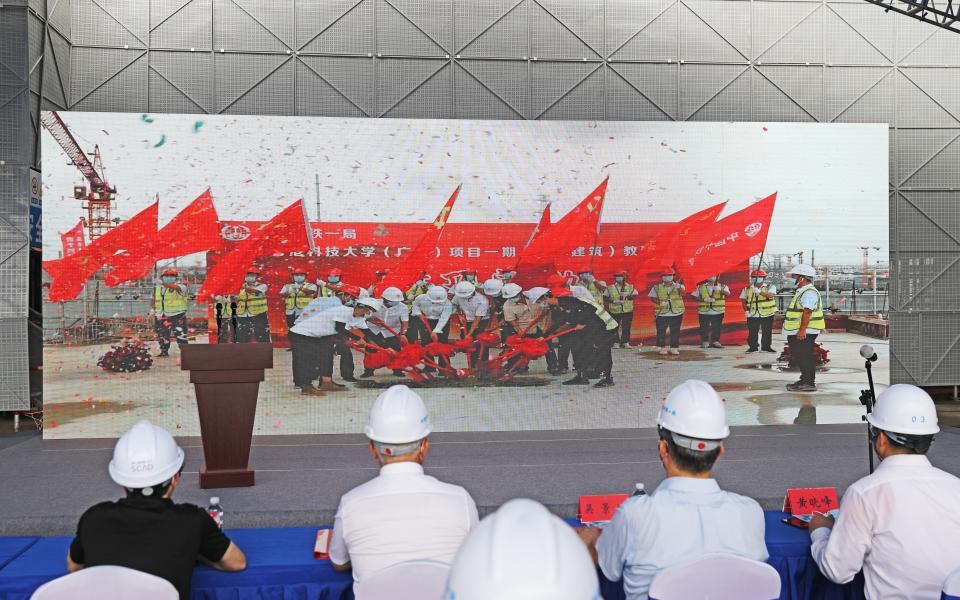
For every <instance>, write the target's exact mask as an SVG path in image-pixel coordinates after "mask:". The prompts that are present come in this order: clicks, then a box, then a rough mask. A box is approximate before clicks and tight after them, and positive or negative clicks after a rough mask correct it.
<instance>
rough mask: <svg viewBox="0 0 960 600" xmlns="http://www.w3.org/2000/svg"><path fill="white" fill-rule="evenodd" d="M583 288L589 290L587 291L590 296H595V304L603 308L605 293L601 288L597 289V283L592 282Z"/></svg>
mask: <svg viewBox="0 0 960 600" xmlns="http://www.w3.org/2000/svg"><path fill="white" fill-rule="evenodd" d="M583 287H585V288H587V291H588V292H590V294H591V295H592V296H593V300H594V302H596V303H597V304H599V305H600V306H603V292H601V291H600V288H599V287H597V284H596V283H594V282H592V281H591V282H590V283H588V284H587V285H585V286H583Z"/></svg>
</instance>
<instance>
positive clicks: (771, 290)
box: [767, 285, 777, 294]
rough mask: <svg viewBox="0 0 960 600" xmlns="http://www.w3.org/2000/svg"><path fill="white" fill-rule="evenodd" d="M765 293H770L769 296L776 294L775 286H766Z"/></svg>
mask: <svg viewBox="0 0 960 600" xmlns="http://www.w3.org/2000/svg"><path fill="white" fill-rule="evenodd" d="M767 291H768V292H770V293H771V294H776V293H777V286H775V285H768V286H767Z"/></svg>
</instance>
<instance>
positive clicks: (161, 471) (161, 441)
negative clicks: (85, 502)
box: [67, 420, 247, 600]
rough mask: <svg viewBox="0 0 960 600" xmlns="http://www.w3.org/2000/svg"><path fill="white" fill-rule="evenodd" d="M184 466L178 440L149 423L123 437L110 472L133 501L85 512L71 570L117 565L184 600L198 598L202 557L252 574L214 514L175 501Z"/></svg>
mask: <svg viewBox="0 0 960 600" xmlns="http://www.w3.org/2000/svg"><path fill="white" fill-rule="evenodd" d="M183 461H184V454H183V450H182V449H181V448H180V447H179V446H177V443H176V442H175V441H174V439H173V437H172V436H171V435H170V434H169V433H168V432H167V431H166V430H164V429H161V428H160V427H157V426H155V425H153V424H152V423H150V422H149V421H146V420H142V421H139V422H138V423H137V424H136V425H134V426H133V427H132V428H130V430H129V431H127V432H126V433H124V434H123V435H122V436H120V439H119V440H117V445H116V446H115V447H114V449H113V460H111V461H110V465H109V467H108V470H109V472H110V478H111V479H112V480H113V481H114V482H115V483H116V484H117V485H119V486H121V487H123V489H124V490H125V491H126V497H125V498H122V499H121V500H118V501H116V502H101V503H100V504H97V505H96V506H93V507H92V508H90V509H88V510H87V511H86V512H85V513H83V516H81V517H80V522H79V524H78V525H77V535H76V537H75V538H74V539H73V542H72V543H71V544H70V552H69V553H68V554H67V569H68V570H69V571H70V572H74V571H77V570H79V569H82V568H84V567H95V566H100V565H115V566H119V567H127V568H130V569H135V570H137V571H143V572H144V573H149V574H151V575H156V576H157V577H162V578H163V579H166V580H167V581H169V582H170V583H172V584H173V585H174V587H176V588H177V591H178V592H179V594H180V598H182V599H183V600H187V598H189V597H190V580H191V578H192V577H193V567H194V564H195V563H196V561H197V558H198V557H200V558H202V559H204V560H206V561H208V562H210V563H211V564H212V565H213V566H214V567H215V568H217V569H220V570H222V571H240V570H243V569H245V568H246V566H247V559H246V557H245V556H244V555H243V552H242V551H241V550H240V548H238V547H237V546H236V544H234V543H233V542H231V541H230V538H228V537H227V536H226V535H224V533H223V532H222V531H221V530H220V528H219V527H218V526H217V523H216V522H214V520H213V519H212V518H211V517H210V515H209V514H207V511H206V510H204V509H203V508H200V507H199V506H196V505H193V504H174V503H173V500H171V496H172V495H173V491H174V490H175V489H176V487H177V484H178V483H179V482H180V473H181V471H182V470H183Z"/></svg>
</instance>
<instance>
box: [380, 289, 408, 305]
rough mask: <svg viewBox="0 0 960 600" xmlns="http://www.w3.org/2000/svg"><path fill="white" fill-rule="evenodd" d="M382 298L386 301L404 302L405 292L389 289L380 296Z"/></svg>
mask: <svg viewBox="0 0 960 600" xmlns="http://www.w3.org/2000/svg"><path fill="white" fill-rule="evenodd" d="M380 297H381V298H383V299H384V300H390V301H391V302H403V292H402V291H401V290H400V288H395V287H388V288H387V289H385V290H383V293H382V294H380Z"/></svg>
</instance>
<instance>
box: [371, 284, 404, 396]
mask: <svg viewBox="0 0 960 600" xmlns="http://www.w3.org/2000/svg"><path fill="white" fill-rule="evenodd" d="M380 300H381V301H382V302H383V308H381V309H380V310H378V311H377V312H375V313H373V314H372V315H370V316H369V317H367V328H368V329H369V330H370V336H368V339H367V341H368V342H370V343H372V344H376V345H377V346H380V347H381V348H390V349H391V350H399V349H400V346H401V343H400V338H401V337H405V336H406V335H407V326H408V325H409V323H410V309H409V308H408V307H407V305H406V304H404V303H403V292H402V291H401V290H400V288H396V287H388V288H386V289H385V290H383V294H382V295H381V296H380ZM368 364H369V363H368V362H367V360H366V359H364V364H363V373H361V374H360V377H364V378H366V377H373V375H374V373H375V372H376V369H371V368H370V367H368V366H367V365H368ZM393 374H394V375H396V376H397V377H402V376H403V371H402V370H400V369H394V371H393Z"/></svg>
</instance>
